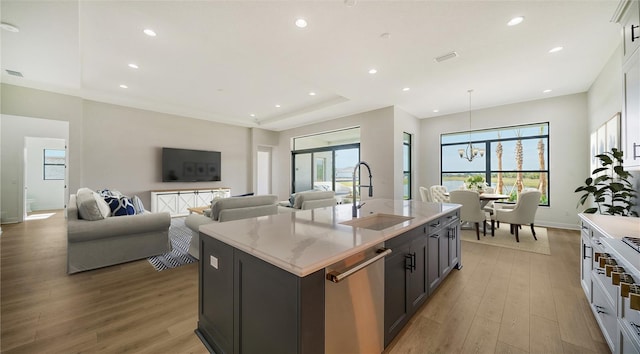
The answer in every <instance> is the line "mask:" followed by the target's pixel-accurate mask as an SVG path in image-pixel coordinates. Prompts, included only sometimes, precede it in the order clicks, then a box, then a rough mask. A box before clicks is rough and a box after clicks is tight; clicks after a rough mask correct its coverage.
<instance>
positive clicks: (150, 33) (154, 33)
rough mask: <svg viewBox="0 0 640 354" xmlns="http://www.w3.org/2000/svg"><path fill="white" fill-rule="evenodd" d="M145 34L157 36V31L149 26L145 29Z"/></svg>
mask: <svg viewBox="0 0 640 354" xmlns="http://www.w3.org/2000/svg"><path fill="white" fill-rule="evenodd" d="M144 34H146V35H147V36H149V37H155V36H156V32H155V31H154V30H152V29H150V28H147V29H145V30H144Z"/></svg>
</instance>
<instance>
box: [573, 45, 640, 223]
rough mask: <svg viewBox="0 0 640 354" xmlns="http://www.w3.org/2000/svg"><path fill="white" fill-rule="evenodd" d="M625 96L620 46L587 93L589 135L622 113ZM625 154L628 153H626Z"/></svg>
mask: <svg viewBox="0 0 640 354" xmlns="http://www.w3.org/2000/svg"><path fill="white" fill-rule="evenodd" d="M623 95H624V93H623V83H622V47H621V46H619V47H618V49H617V50H616V51H614V53H613V55H612V56H611V58H609V61H608V62H607V64H606V65H605V66H604V68H603V69H602V71H601V72H600V74H599V75H598V77H597V78H596V80H595V81H594V82H593V84H592V85H591V88H589V92H588V93H587V107H588V108H587V110H588V117H589V124H588V131H589V133H591V132H594V131H596V130H597V129H598V127H600V126H601V125H602V124H603V123H604V122H606V121H607V120H609V119H610V118H611V117H613V116H614V114H616V113H617V112H622V105H623ZM622 129H624V127H622ZM624 133H625V132H624V131H622V134H624ZM624 153H627V152H626V151H624ZM585 158H586V159H589V158H590V156H589V154H587V155H586V156H585ZM585 173H586V174H587V175H588V174H590V173H591V171H589V167H588V165H587V171H586V172H585ZM632 174H633V176H634V178H633V179H632V181H631V182H632V183H633V184H634V187H635V189H636V192H637V193H638V194H639V195H640V173H639V172H638V171H633V172H632ZM585 178H586V177H585ZM636 204H640V203H638V199H636ZM634 210H636V212H638V213H640V205H636V207H635V208H634Z"/></svg>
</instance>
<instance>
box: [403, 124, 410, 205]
mask: <svg viewBox="0 0 640 354" xmlns="http://www.w3.org/2000/svg"><path fill="white" fill-rule="evenodd" d="M402 166H403V167H402V170H403V171H402V173H403V179H402V186H403V197H404V199H411V134H409V133H403V135H402Z"/></svg>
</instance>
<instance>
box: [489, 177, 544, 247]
mask: <svg viewBox="0 0 640 354" xmlns="http://www.w3.org/2000/svg"><path fill="white" fill-rule="evenodd" d="M541 195H542V193H540V191H539V190H528V191H524V192H522V193H520V196H519V197H518V201H517V202H516V205H515V206H514V207H513V209H494V210H495V211H494V214H493V215H492V216H491V235H493V234H494V228H493V227H494V222H496V221H498V222H500V221H501V222H506V223H509V224H510V225H511V233H512V234H515V236H516V242H520V238H519V237H518V229H520V225H527V224H530V225H531V233H533V239H534V240H536V241H537V240H538V239H537V238H536V230H535V229H534V228H533V224H534V221H535V217H536V211H537V210H538V204H540V196H541Z"/></svg>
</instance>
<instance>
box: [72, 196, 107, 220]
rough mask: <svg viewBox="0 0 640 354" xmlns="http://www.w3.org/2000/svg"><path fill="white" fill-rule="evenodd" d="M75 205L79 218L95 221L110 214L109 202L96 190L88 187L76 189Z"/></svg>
mask: <svg viewBox="0 0 640 354" xmlns="http://www.w3.org/2000/svg"><path fill="white" fill-rule="evenodd" d="M76 205H77V206H78V214H79V215H80V218H81V219H84V220H89V221H95V220H102V219H105V218H108V217H109V215H111V208H109V204H107V202H105V200H104V199H103V198H102V197H101V196H100V195H99V194H98V193H96V192H93V191H91V190H90V189H88V188H80V189H78V194H76Z"/></svg>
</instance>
